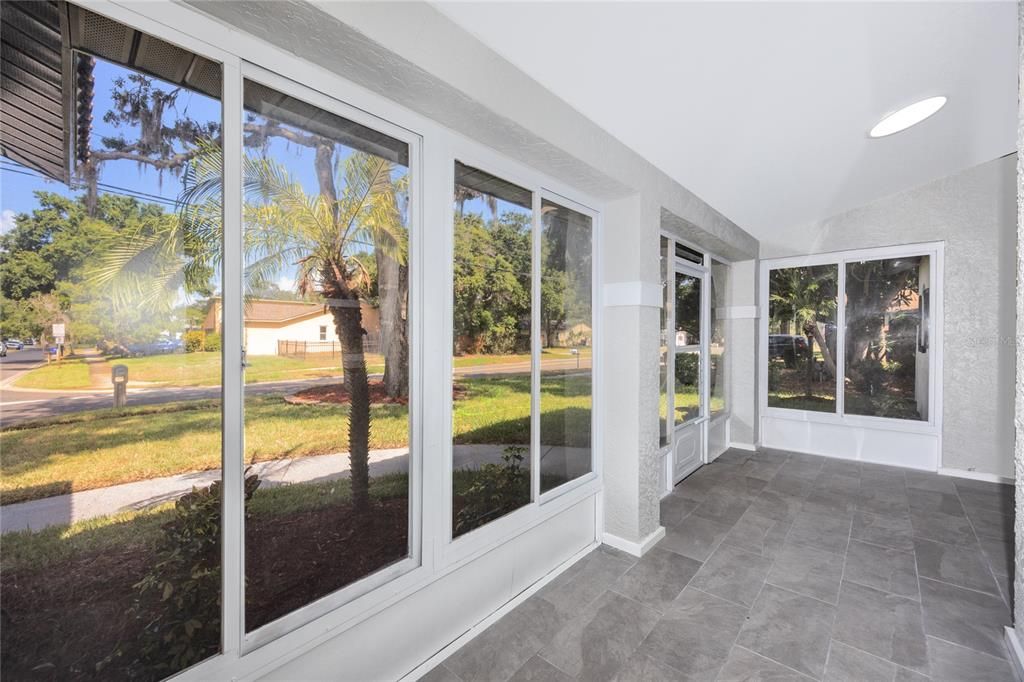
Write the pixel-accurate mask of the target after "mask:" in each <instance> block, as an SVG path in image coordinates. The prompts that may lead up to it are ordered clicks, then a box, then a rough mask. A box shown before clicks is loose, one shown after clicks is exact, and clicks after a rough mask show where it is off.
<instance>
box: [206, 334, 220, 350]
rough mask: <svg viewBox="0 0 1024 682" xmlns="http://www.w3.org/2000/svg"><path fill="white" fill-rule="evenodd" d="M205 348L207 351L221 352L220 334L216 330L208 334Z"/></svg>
mask: <svg viewBox="0 0 1024 682" xmlns="http://www.w3.org/2000/svg"><path fill="white" fill-rule="evenodd" d="M203 350H205V351H206V352H207V353H219V352H220V334H217V333H216V332H215V333H213V334H207V335H206V342H205V343H204V344H203Z"/></svg>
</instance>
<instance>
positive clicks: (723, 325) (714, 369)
mask: <svg viewBox="0 0 1024 682" xmlns="http://www.w3.org/2000/svg"><path fill="white" fill-rule="evenodd" d="M710 281H711V339H710V355H711V357H710V358H709V359H710V361H711V366H710V368H709V372H710V376H709V377H708V383H709V384H710V386H709V393H710V395H709V399H710V403H711V416H712V417H714V416H715V415H718V414H722V413H723V412H727V411H728V410H729V403H728V394H727V393H726V391H727V387H728V382H729V364H728V359H729V356H728V355H726V338H727V336H728V330H727V327H728V320H726V319H724V318H722V317H721V315H720V314H719V311H721V310H723V309H724V308H725V307H726V306H728V303H727V302H726V290H727V288H728V282H729V266H728V264H726V263H721V262H719V261H716V260H713V261H711V278H710Z"/></svg>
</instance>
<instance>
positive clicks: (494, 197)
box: [452, 163, 533, 536]
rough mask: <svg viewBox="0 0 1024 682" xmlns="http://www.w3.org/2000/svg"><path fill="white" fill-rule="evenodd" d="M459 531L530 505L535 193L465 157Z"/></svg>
mask: <svg viewBox="0 0 1024 682" xmlns="http://www.w3.org/2000/svg"><path fill="white" fill-rule="evenodd" d="M454 230H455V262H454V296H453V306H454V307H453V323H454V329H453V340H454V344H455V347H454V349H453V350H454V357H453V360H452V368H453V372H454V377H453V380H452V381H453V386H454V390H453V403H452V435H453V445H452V460H453V463H452V466H453V469H452V534H453V535H454V536H459V535H462V534H464V533H467V532H469V531H471V530H473V529H475V528H479V527H480V526H483V525H485V524H487V523H489V522H490V521H493V520H494V519H497V518H499V517H501V516H504V515H505V514H508V513H509V512H512V511H515V510H516V509H519V508H520V507H522V506H523V505H526V504H529V502H530V500H531V499H532V497H531V478H530V467H531V457H530V452H531V450H530V445H531V436H532V425H533V421H532V418H531V417H532V409H531V396H532V380H531V377H532V356H531V353H530V350H531V332H532V320H533V313H532V302H533V286H532V282H533V279H532V272H533V267H532V262H533V257H532V254H533V193H532V192H531V191H530V190H527V189H523V188H522V187H519V186H517V185H514V184H512V183H510V182H506V181H505V180H502V179H500V178H498V177H495V176H493V175H491V174H489V173H485V172H484V171H481V170H478V169H476V168H471V167H469V166H465V165H463V164H461V163H456V165H455V225H454Z"/></svg>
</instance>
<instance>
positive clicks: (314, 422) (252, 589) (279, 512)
mask: <svg viewBox="0 0 1024 682" xmlns="http://www.w3.org/2000/svg"><path fill="white" fill-rule="evenodd" d="M244 102H245V109H246V112H245V115H244V121H243V125H244V145H245V150H246V163H245V178H244V180H245V187H246V189H247V193H246V197H245V209H244V217H245V262H246V270H245V285H246V303H245V311H244V314H245V345H246V353H247V361H248V367H247V369H246V400H245V459H246V462H247V463H251V467H250V469H249V475H250V483H249V485H248V486H247V500H246V523H245V574H246V585H245V627H246V630H247V631H252V630H254V629H256V628H258V627H259V626H261V625H264V624H266V623H268V622H270V621H272V620H275V619H277V618H280V617H281V616H283V615H285V614H287V613H289V612H291V611H293V610H295V609H298V608H300V607H302V606H305V605H306V604H309V603H310V602H312V601H314V600H316V599H319V598H320V597H323V596H325V595H327V594H330V593H331V592H334V591H335V590H338V589H340V588H342V587H344V586H346V585H349V584H350V583H353V582H355V581H357V580H359V579H361V578H365V577H367V576H369V575H371V574H373V573H375V572H377V571H379V570H380V569H382V568H384V567H385V566H388V565H390V564H393V563H395V562H397V561H399V560H401V559H403V558H405V557H407V556H408V555H409V551H410V545H409V508H408V506H409V476H408V472H409V411H408V389H409V379H408V378H409V368H408V357H409V353H408V328H407V314H408V300H409V281H410V280H409V267H408V228H407V225H408V223H407V210H408V209H407V204H408V168H407V165H408V149H407V147H406V145H405V143H403V142H400V141H398V140H395V139H392V138H390V137H388V136H386V135H383V134H381V133H379V132H377V131H375V130H372V129H370V128H366V127H364V126H362V125H360V124H357V123H355V122H352V121H349V120H347V119H344V118H341V117H340V116H336V115H334V114H331V113H329V112H326V111H323V110H320V109H318V108H316V107H313V106H311V105H309V104H307V103H306V102H303V101H300V100H298V99H295V98H293V97H290V96H287V95H284V94H282V93H279V92H276V91H274V90H272V89H270V88H268V87H265V86H263V85H261V84H259V83H255V82H252V81H248V80H247V81H246V82H245V87H244ZM219 323H220V320H219V318H218V317H217V316H216V315H213V316H210V317H208V318H207V324H209V325H212V326H214V327H215V326H216V325H218V324H219ZM321 329H324V330H325V331H326V332H327V333H326V334H325V336H326V340H324V341H321V333H320V332H321ZM316 379H327V380H328V381H315V380H316ZM330 380H333V381H330ZM265 381H275V382H278V383H275V384H273V388H270V387H256V386H255V384H257V383H260V382H265ZM371 424H372V428H371ZM253 477H255V478H253ZM254 486H258V487H255V488H254Z"/></svg>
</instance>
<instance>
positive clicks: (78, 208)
mask: <svg viewBox="0 0 1024 682" xmlns="http://www.w3.org/2000/svg"><path fill="white" fill-rule="evenodd" d="M65 9H66V8H64V7H63V6H61V7H60V8H59V11H58V6H57V4H56V3H22V2H14V1H10V0H9V1H7V2H5V3H4V8H3V15H4V22H5V24H4V30H7V29H8V28H9V27H8V26H7V20H8V18H9V16H12V15H17V16H18V17H19V22H18V25H19V29H20V30H26V31H29V32H30V33H32V34H33V35H34V36H35V38H36V41H33V40H30V39H29V38H27V37H26V34H19V35H21V38H20V39H19V41H18V42H17V43H14V42H12V43H8V42H7V35H6V34H5V36H4V64H5V65H4V82H3V84H2V88H3V110H4V119H3V126H4V128H5V130H6V133H7V134H6V135H5V138H4V148H3V153H4V156H3V157H0V188H2V205H3V208H4V229H3V231H2V233H0V271H2V272H3V277H2V280H0V333H2V336H3V339H4V340H5V341H6V357H3V358H2V359H0V362H2V363H3V365H4V376H5V378H6V377H7V376H8V372H14V371H19V370H24V372H23V373H21V374H20V375H19V376H18V378H17V379H16V380H15V383H14V388H26V389H35V390H49V391H54V392H53V393H49V394H43V395H45V396H46V397H44V398H41V399H39V400H36V401H33V402H30V403H22V401H23V399H24V398H23V396H25V394H24V393H13V392H10V391H9V390H8V389H5V390H3V402H4V405H3V415H2V419H3V427H4V430H3V431H0V451H2V453H3V457H2V460H0V491H2V504H3V506H2V508H0V529H2V533H3V536H2V539H0V544H2V546H3V551H2V554H0V603H2V605H3V622H2V625H0V650H2V651H3V656H2V657H0V678H2V679H5V680H34V679H52V680H70V679H85V678H90V679H92V678H97V679H150V680H152V679H159V678H161V677H164V676H169V675H173V674H175V673H177V672H178V671H180V670H182V669H184V668H187V667H189V666H191V665H193V664H195V663H198V662H199V661H202V660H203V659H205V658H207V657H209V656H212V655H214V654H216V653H217V652H218V651H219V649H220V638H221V633H220V582H221V571H220V557H221V546H220V545H221V543H220V519H221V486H220V482H219V479H220V476H221V408H220V402H221V389H220V383H221V379H220V378H221V353H220V345H219V338H218V337H216V336H215V335H204V334H203V333H202V332H201V331H199V322H200V321H201V320H202V317H203V313H204V311H205V309H206V307H207V306H208V305H209V304H210V299H211V297H212V296H213V295H214V294H215V293H216V292H217V291H218V290H219V288H220V272H219V264H220V262H221V246H220V239H221V235H222V232H223V230H222V226H221V219H220V203H221V201H220V199H221V194H220V185H221V183H220V179H221V178H220V173H221V166H220V135H221V128H220V121H221V105H220V102H219V101H218V100H217V99H216V98H215V97H216V94H214V96H208V95H205V94H201V93H200V92H199V91H198V90H197V89H196V88H194V87H192V86H191V85H190V83H189V82H188V78H189V76H182V77H181V78H182V79H183V80H175V79H173V78H171V76H170V75H168V76H165V77H166V78H168V79H169V80H165V79H164V78H161V77H157V76H156V75H152V74H146V73H142V72H140V71H137V70H135V69H133V68H130V67H129V66H128V65H127V64H120V63H114V62H111V61H106V60H103V59H99V58H94V57H89V56H85V54H84V53H75V54H73V55H72V54H68V52H67V48H66V47H63V46H62V45H61V30H60V23H61V22H60V16H59V14H60V12H63V11H65ZM68 9H70V11H72V12H73V13H74V14H75V15H83V14H84V15H85V17H80V18H82V20H83V21H88V22H90V25H91V26H95V27H97V29H96V30H97V33H102V34H103V35H107V33H105V32H104V31H102V30H101V29H106V28H110V29H111V30H116V31H119V32H124V31H127V32H128V33H129V34H131V29H128V28H126V27H124V26H120V25H118V24H117V23H116V22H114V21H112V20H110V19H106V18H103V17H100V16H98V15H93V14H91V13H89V12H87V11H86V10H83V9H80V8H77V7H76V8H68ZM9 12H10V13H11V14H10V15H9V14H8V13H9ZM138 39H139V36H136V37H135V40H138ZM145 39H146V40H148V41H149V43H148V44H149V45H150V47H151V48H152V49H154V50H158V51H160V50H162V52H161V54H163V55H165V57H166V62H165V63H163V64H161V65H160V67H159V68H160V71H164V70H166V71H167V72H168V73H169V74H175V73H178V74H184V73H185V72H186V69H185V68H183V67H188V66H189V65H190V64H193V60H195V62H194V63H195V65H196V66H202V67H203V68H204V69H206V73H207V74H208V75H209V76H210V80H209V81H208V82H207V83H206V85H208V86H210V87H209V91H210V92H211V93H219V90H220V82H219V81H220V66H219V65H218V64H214V63H212V62H207V61H205V60H203V59H202V58H199V57H197V56H196V55H193V54H191V53H188V52H186V51H184V50H182V49H180V48H178V47H176V46H171V45H167V44H165V43H163V42H162V41H160V40H157V39H155V38H153V37H152V36H145ZM73 40H75V41H79V40H86V42H87V43H88V40H91V39H90V38H89V37H88V36H86V37H84V38H83V37H81V36H76V37H74V38H73ZM29 44H31V45H32V49H30V50H27V51H22V48H23V47H24V46H25V45H29ZM19 45H20V47H19ZM79 46H81V47H84V48H86V49H90V48H91V49H92V51H93V52H95V51H96V49H95V48H97V47H98V46H97V45H91V44H84V45H79ZM8 48H11V50H12V52H11V54H13V55H15V57H16V58H17V59H18V60H19V63H21V64H29V63H31V64H33V65H34V67H35V68H34V69H33V73H34V74H35V75H33V76H31V77H30V80H29V81H25V82H28V83H30V84H33V87H39V91H38V92H36V93H35V95H38V99H35V100H34V101H31V100H32V99H33V97H34V95H32V94H31V93H28V90H30V89H31V88H25V87H24V83H22V84H21V85H20V86H19V85H17V84H15V83H14V82H13V81H12V80H11V79H10V78H8V73H7V64H8V56H9V55H8ZM62 53H63V54H64V55H65V56H68V57H70V59H71V63H72V68H73V69H74V70H75V73H76V74H77V76H78V77H77V78H73V79H71V81H72V82H71V83H67V82H62V81H61V79H60V74H61V58H62ZM180 67H181V68H180ZM26 73H27V72H26ZM76 84H77V85H79V86H82V87H81V89H79V90H77V91H68V90H62V88H74V87H75V85H76ZM47 92H54V93H61V94H63V95H66V97H65V98H64V99H63V101H65V102H72V101H73V102H75V103H76V106H77V110H78V117H77V121H78V122H79V123H80V125H79V127H78V129H77V130H76V131H75V135H76V136H77V138H78V139H77V144H76V145H75V147H74V148H73V149H70V150H69V149H66V147H65V144H66V143H65V142H64V140H65V139H66V137H65V136H64V135H63V134H62V133H61V130H60V127H59V121H61V120H68V119H67V118H65V117H64V116H62V113H61V112H62V98H61V97H60V96H59V95H58V96H57V97H56V98H51V97H50V96H49V95H46V94H45V93H47ZM26 97H27V98H28V99H26ZM36 105H40V106H44V107H45V108H46V110H45V112H44V113H45V114H47V115H46V116H43V115H35V114H30V113H28V112H32V111H38V107H37V106H36ZM33 107H36V108H33ZM51 113H52V116H50V115H49V114H51ZM70 120H75V117H74V116H72V117H70ZM89 122H91V123H89ZM65 154H68V155H69V156H70V157H71V159H72V161H73V165H74V168H73V174H72V179H73V181H74V184H72V185H68V184H66V181H67V178H66V177H65V170H66V169H65V167H64V164H63V163H62V160H63V159H64V158H65ZM199 183H203V184H204V186H203V187H202V188H201V191H200V188H199ZM8 212H10V213H8ZM68 391H77V392H78V393H77V395H78V397H79V399H77V400H69V399H68V398H69V396H70V395H74V394H73V393H68ZM38 395H40V394H37V396H38ZM58 414H59V416H60V421H59V423H58V422H54V421H53V420H52V419H49V420H48V418H52V417H55V416H57V415H58ZM72 494H74V495H76V496H78V497H72ZM83 496H84V497H83ZM86 498H91V499H92V502H90V503H89V504H82V503H81V502H82V500H83V499H86Z"/></svg>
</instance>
